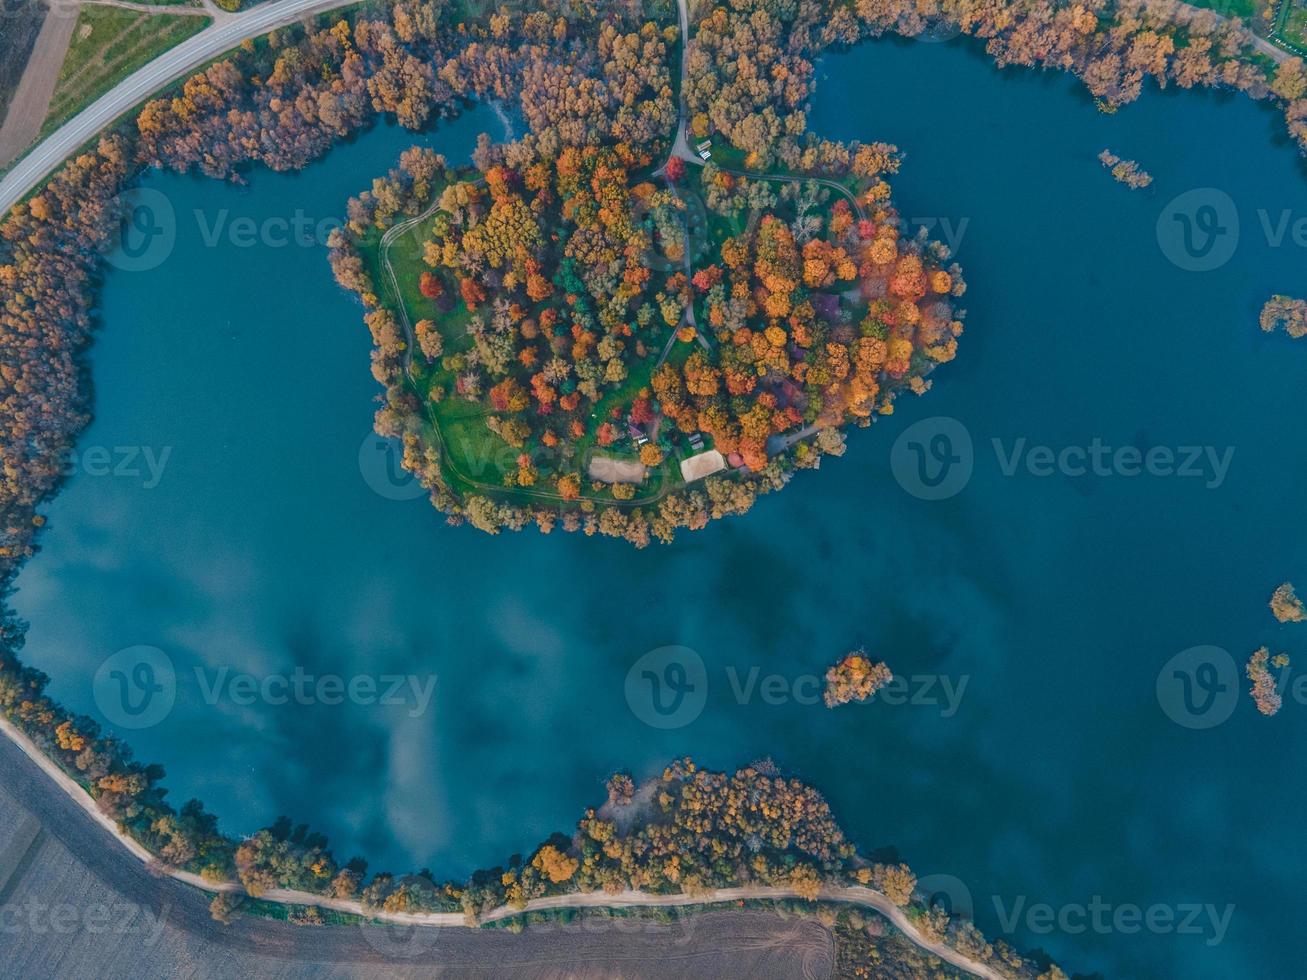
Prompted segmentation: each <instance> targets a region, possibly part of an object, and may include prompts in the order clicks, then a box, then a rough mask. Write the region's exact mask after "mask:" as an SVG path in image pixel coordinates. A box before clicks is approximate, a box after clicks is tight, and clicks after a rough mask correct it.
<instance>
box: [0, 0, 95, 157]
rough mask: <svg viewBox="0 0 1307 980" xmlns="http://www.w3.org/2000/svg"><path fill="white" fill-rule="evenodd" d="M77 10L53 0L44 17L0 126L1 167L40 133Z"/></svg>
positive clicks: (75, 7) (75, 21)
mask: <svg viewBox="0 0 1307 980" xmlns="http://www.w3.org/2000/svg"><path fill="white" fill-rule="evenodd" d="M77 10H78V8H77V6H76V4H68V3H54V4H51V6H50V12H49V13H48V14H46V16H45V22H44V23H43V24H42V25H41V33H40V34H38V35H37V36H36V44H35V45H34V46H33V48H32V56H31V57H30V58H28V59H27V67H26V68H24V69H23V77H22V78H21V79H20V80H19V82H18V90H17V91H16V92H15V93H14V101H13V104H12V105H10V106H9V112H8V113H7V114H6V115H5V118H4V124H3V125H0V167H6V166H8V165H9V164H10V163H11V162H12V161H13V160H14V159H16V158H17V157H18V155H19V154H20V153H22V152H23V151H24V150H25V149H27V148H28V147H29V146H31V145H32V143H33V141H35V139H36V138H37V136H39V135H40V133H41V124H42V123H44V122H45V117H46V114H47V113H48V112H49V111H50V100H51V99H52V98H53V97H54V88H55V84H56V83H57V82H58V81H59V69H60V68H62V67H63V64H64V56H65V55H67V54H68V45H69V44H70V43H71V42H72V39H73V27H74V26H76V24H77Z"/></svg>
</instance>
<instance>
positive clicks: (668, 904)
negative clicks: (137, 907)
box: [0, 717, 1004, 980]
mask: <svg viewBox="0 0 1307 980" xmlns="http://www.w3.org/2000/svg"><path fill="white" fill-rule="evenodd" d="M0 736H3V737H4V738H5V739H7V740H8V741H9V742H10V743H11V744H12V746H13V747H14V748H16V749H18V751H19V752H21V753H22V754H23V755H25V756H27V758H28V759H29V760H31V761H32V762H33V763H35V764H36V766H37V767H38V768H40V769H41V770H42V772H44V774H45V776H46V777H48V782H47V781H45V780H39V781H38V780H35V779H32V781H31V782H30V783H29V784H28V785H27V786H26V787H22V786H21V785H15V784H21V783H22V782H23V781H24V780H25V779H30V778H31V775H33V774H30V770H29V771H28V772H27V773H24V772H22V770H21V768H17V767H15V766H14V762H15V761H17V759H16V756H17V753H13V751H12V749H9V750H8V752H0V775H3V776H4V777H5V779H4V784H5V785H7V786H9V787H10V789H11V791H15V790H16V791H17V792H18V794H19V797H20V799H22V800H23V803H24V805H25V806H26V807H27V808H30V809H31V810H33V811H35V814H36V816H37V817H38V818H39V819H40V821H41V824H42V825H44V827H46V828H53V827H61V828H66V827H68V826H69V825H70V824H73V823H76V824H80V825H81V826H83V827H85V828H86V831H90V827H89V826H86V825H87V822H88V820H89V822H90V823H94V824H97V825H98V826H99V828H100V830H101V831H102V832H103V833H107V834H108V835H109V836H110V837H111V838H112V839H113V842H114V843H115V844H117V845H118V846H119V847H121V848H122V849H124V850H125V851H127V852H128V853H130V854H131V855H132V856H133V857H135V858H136V859H137V861H136V862H131V863H134V864H136V867H137V868H139V869H141V870H146V869H149V871H150V872H152V873H153V876H154V877H156V878H172V879H174V880H176V881H178V882H181V883H183V884H185V885H189V886H191V887H192V888H195V889H199V890H201V891H206V892H211V893H212V892H232V893H241V892H242V889H241V887H240V886H239V885H238V884H236V883H235V882H217V883H215V882H210V881H206V880H204V879H203V878H201V877H200V876H199V875H196V874H192V873H191V872H188V871H177V870H173V869H169V868H166V867H164V866H162V865H160V864H159V862H157V861H156V860H155V859H154V858H153V857H152V856H151V855H150V854H149V853H148V852H147V851H146V850H145V849H144V848H143V847H141V845H140V844H138V843H137V842H136V841H135V840H133V839H131V838H130V837H128V836H127V835H126V834H124V833H122V832H121V831H120V830H119V829H118V827H117V826H116V825H115V824H114V822H113V821H112V820H110V819H109V818H108V817H106V816H105V815H104V814H103V813H101V812H100V809H99V808H98V807H97V806H96V805H95V802H94V801H93V800H92V799H91V798H90V796H88V795H87V794H86V792H85V791H84V790H83V789H82V788H81V787H80V786H79V785H77V783H76V782H74V781H73V780H72V778H70V777H69V776H68V774H67V773H65V772H64V771H63V770H62V769H60V768H59V767H58V766H57V765H55V763H54V762H53V761H51V760H50V759H49V758H48V757H47V756H46V755H45V754H44V753H43V752H42V751H41V750H40V749H39V748H38V747H37V746H36V745H35V743H33V742H32V741H31V739H29V738H27V736H26V735H24V734H23V733H22V732H21V731H19V730H18V729H17V728H16V727H15V726H14V725H13V724H12V723H10V722H9V721H8V720H7V719H5V718H3V717H0ZM5 755H10V759H9V761H8V762H7V763H6V760H5V758H4V756H5ZM6 769H8V770H9V771H8V772H6V771H5V770H6ZM38 782H39V783H40V786H39V788H38V787H37V783H38ZM47 787H48V788H47ZM24 789H25V790H26V792H24V791H23V790H24ZM60 797H62V798H63V799H62V800H60ZM69 801H71V803H72V804H74V806H71V807H70V806H69V805H68V802H69ZM77 810H80V811H81V813H80V815H79V814H77V812H76V811H77ZM14 822H15V823H17V822H18V821H14ZM2 826H3V823H2V822H0V827H2ZM81 836H82V837H86V836H87V835H86V833H85V832H83V833H82V834H81ZM92 836H99V835H94V834H92ZM0 843H3V842H0ZM107 844H109V841H106V840H104V839H103V837H102V836H101V837H100V840H96V841H92V842H90V843H86V842H83V846H79V847H78V848H77V850H78V852H79V853H85V851H86V850H87V848H88V847H89V848H93V849H97V850H99V849H104V848H105V846H106V845H107ZM3 850H5V848H0V852H2V851H3ZM97 860H98V858H97ZM5 863H6V862H5V861H4V856H3V854H2V853H0V878H3V877H5V876H6V874H7V872H6V868H5V867H4V865H5ZM116 863H118V864H122V863H123V862H121V861H120V862H116ZM6 890H8V886H7V885H6V884H5V882H4V881H3V880H0V897H2V896H3V893H4V892H5V891H6ZM262 897H263V898H264V899H265V900H266V901H270V902H280V903H286V904H294V905H312V906H316V907H318V908H322V909H330V910H333V911H338V912H344V913H347V914H350V915H356V916H360V917H363V918H366V919H372V920H374V921H379V922H388V923H393V924H395V925H402V926H416V927H424V928H429V929H433V930H436V931H438V932H439V933H440V934H442V935H447V934H448V931H453V932H456V933H463V932H472V933H476V932H478V931H479V930H478V927H479V926H481V925H483V924H486V923H492V922H497V921H499V920H502V919H511V918H513V917H515V916H518V915H521V914H522V913H523V912H531V911H544V910H549V909H581V908H634V907H641V908H649V907H658V908H677V907H684V906H702V905H708V904H718V903H735V902H740V901H745V900H751V899H759V900H769V899H770V900H776V899H790V898H798V897H800V896H799V894H798V893H797V892H796V891H795V890H794V889H792V888H783V887H764V886H756V885H754V886H748V887H744V888H722V889H718V890H716V891H710V892H707V893H705V894H702V895H684V894H680V895H654V894H650V893H647V892H640V891H624V892H621V893H618V894H616V895H610V894H608V893H607V892H602V891H597V892H578V893H573V894H568V895H551V896H549V897H547V898H537V899H532V900H531V901H530V902H527V904H526V907H525V908H521V909H519V908H513V907H511V906H507V905H504V906H500V907H499V908H497V909H492V910H491V911H489V912H486V913H484V914H483V915H481V916H480V918H479V920H477V921H476V922H474V923H469V922H468V920H467V918H466V917H465V916H464V915H463V913H461V912H423V913H402V912H382V911H377V910H366V909H364V908H363V906H362V905H361V904H360V903H359V902H358V901H355V900H353V899H338V898H330V897H327V896H324V895H317V894H314V893H311V892H302V891H293V890H291V889H284V888H275V889H270V890H269V891H267V892H265V893H264V894H263V896H262ZM819 897H820V898H821V899H822V900H824V901H828V902H842V903H848V904H851V905H859V906H862V907H864V908H872V909H875V910H876V911H877V912H879V913H881V915H883V916H885V917H886V918H887V919H889V920H890V921H891V922H892V923H893V924H894V926H895V927H896V928H897V929H898V930H899V931H900V932H902V933H903V935H904V936H905V937H906V938H907V939H909V940H911V941H912V942H913V943H915V944H916V945H917V946H919V947H921V948H922V949H924V950H926V951H927V952H929V953H933V954H934V955H935V956H938V957H939V958H940V959H941V960H944V961H945V962H947V963H949V964H951V965H952V966H955V967H957V968H958V969H960V970H963V971H965V972H967V973H971V974H973V975H974V976H977V977H983V978H984V980H1004V978H1003V977H1002V976H1001V975H1000V974H999V973H997V972H995V971H994V970H993V969H991V968H990V967H988V966H986V965H985V964H984V963H980V962H978V961H976V960H973V959H971V958H970V957H967V956H964V955H963V954H962V953H960V952H958V951H957V950H955V949H953V948H951V947H949V946H945V945H944V944H943V943H938V942H933V941H931V940H929V939H927V938H926V936H925V935H923V934H922V932H921V930H920V929H918V928H917V926H916V925H915V924H914V923H913V922H912V921H911V920H910V919H909V918H908V917H907V915H906V914H905V913H904V911H903V910H902V909H901V908H899V907H898V906H897V905H895V904H894V903H893V902H892V901H890V899H889V898H888V897H886V896H885V895H884V894H883V893H881V892H879V891H876V890H875V889H872V888H864V887H861V886H845V887H839V886H832V887H827V888H823V889H822V890H821V893H820V896H819Z"/></svg>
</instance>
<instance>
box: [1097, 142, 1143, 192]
mask: <svg viewBox="0 0 1307 980" xmlns="http://www.w3.org/2000/svg"><path fill="white" fill-rule="evenodd" d="M1098 162H1099V163H1101V164H1102V165H1103V166H1104V167H1106V168H1107V169H1108V170H1110V171H1111V172H1112V179H1113V180H1115V181H1116V182H1117V183H1118V184H1125V185H1126V187H1129V188H1130V189H1131V190H1132V191H1137V190H1142V189H1143V188H1145V187H1147V186H1148V185H1149V184H1151V183H1152V182H1153V175H1152V174H1150V173H1149V172H1148V171H1147V170H1145V169H1144V168H1143V167H1141V166H1140V165H1139V162H1138V161H1137V160H1123V159H1121V157H1119V156H1117V155H1116V154H1115V153H1113V152H1112V151H1111V150H1103V152H1101V153H1100V154H1098Z"/></svg>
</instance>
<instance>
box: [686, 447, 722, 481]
mask: <svg viewBox="0 0 1307 980" xmlns="http://www.w3.org/2000/svg"><path fill="white" fill-rule="evenodd" d="M724 469H726V459H725V457H723V456H722V454H721V453H719V452H718V451H717V450H716V449H709V450H706V451H705V452H702V453H698V454H697V455H694V456H691V457H689V458H688V459H683V460H681V479H683V480H685V482H686V483H694V482H695V481H696V480H702V479H703V478H704V477H708V476H712V475H713V474H714V473H720V472H721V471H722V470H724Z"/></svg>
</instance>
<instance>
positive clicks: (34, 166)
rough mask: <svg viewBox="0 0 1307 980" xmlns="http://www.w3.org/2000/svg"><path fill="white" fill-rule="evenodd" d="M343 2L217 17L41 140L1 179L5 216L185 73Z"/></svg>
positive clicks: (304, 2) (293, 2)
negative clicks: (86, 146) (112, 126)
mask: <svg viewBox="0 0 1307 980" xmlns="http://www.w3.org/2000/svg"><path fill="white" fill-rule="evenodd" d="M344 5H345V4H343V3H342V0H272V2H270V3H265V4H261V5H259V6H257V7H255V8H254V9H253V10H250V11H247V12H245V13H242V14H235V15H232V16H231V17H226V18H222V19H217V20H215V22H214V23H213V24H212V25H210V26H209V27H207V28H205V29H204V30H202V31H200V33H198V34H196V35H195V36H193V37H191V38H188V39H187V40H185V41H183V42H182V43H181V44H179V45H177V47H175V48H172V49H171V50H169V51H166V52H165V53H163V54H161V55H160V56H159V57H158V58H155V59H154V60H153V61H151V62H150V63H149V64H148V65H146V66H145V67H143V68H141V69H140V70H139V71H136V72H134V73H132V74H131V75H128V76H127V77H126V78H125V79H123V80H122V81H121V82H119V83H118V84H117V85H115V86H114V87H113V88H112V89H110V90H109V91H108V92H106V93H105V94H104V95H102V96H101V97H100V98H99V99H97V100H96V101H95V102H93V103H92V104H91V105H90V106H88V107H87V108H86V109H84V110H82V111H81V112H80V113H78V114H77V115H76V116H74V117H73V118H72V119H70V120H69V121H68V122H67V123H65V124H64V125H63V126H61V127H59V129H57V130H55V131H54V132H53V133H52V134H50V136H48V137H47V138H46V139H45V140H43V141H42V142H41V143H40V144H38V145H37V147H36V148H35V149H33V150H32V152H31V153H29V154H28V155H27V156H26V157H24V158H23V159H22V160H21V161H20V162H19V163H18V164H17V165H16V166H15V167H14V168H13V170H11V171H10V172H9V173H8V174H7V175H6V176H5V178H4V179H3V180H0V214H3V213H4V212H6V211H8V210H9V209H10V208H11V207H13V206H14V205H15V204H17V203H18V202H19V201H21V200H22V199H23V197H24V196H25V195H26V194H27V192H28V191H30V190H31V189H32V188H33V187H35V186H36V185H37V184H39V183H40V182H41V181H42V180H43V179H44V178H45V177H46V175H47V174H49V173H50V172H51V171H52V170H54V169H55V168H56V167H57V166H59V164H61V163H62V162H63V161H64V160H66V159H67V158H68V157H69V156H71V155H72V154H73V153H75V152H76V151H77V150H78V148H79V147H81V146H82V145H83V144H85V143H86V142H87V141H88V140H91V139H93V138H94V137H95V136H96V134H97V133H99V132H100V131H101V130H102V129H104V128H105V127H107V126H108V125H110V124H111V123H112V122H113V121H114V120H115V119H117V118H118V117H119V116H121V115H123V114H124V113H126V112H127V111H129V110H130V109H132V108H133V107H134V106H136V105H138V104H139V103H141V102H144V101H145V100H146V99H147V98H149V97H150V96H151V95H153V94H154V93H155V92H157V91H158V90H159V89H160V88H162V87H163V86H165V85H167V84H169V83H170V82H175V81H176V80H177V79H179V78H182V77H184V76H186V75H187V74H189V73H190V72H193V71H194V70H195V69H196V68H198V67H199V66H200V65H202V64H204V63H205V62H207V61H210V60H212V59H213V58H216V57H217V56H218V55H220V54H222V53H223V52H224V51H229V50H231V49H232V48H234V47H236V45H238V44H240V43H241V42H242V41H244V40H246V39H247V38H254V37H258V36H259V35H261V34H266V33H268V31H270V30H273V29H274V28H277V27H285V26H286V25H287V24H290V23H293V22H295V21H297V20H300V19H301V18H304V17H307V16H309V15H311V14H319V13H322V12H324V11H327V10H334V9H337V8H339V7H342V6H344Z"/></svg>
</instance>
